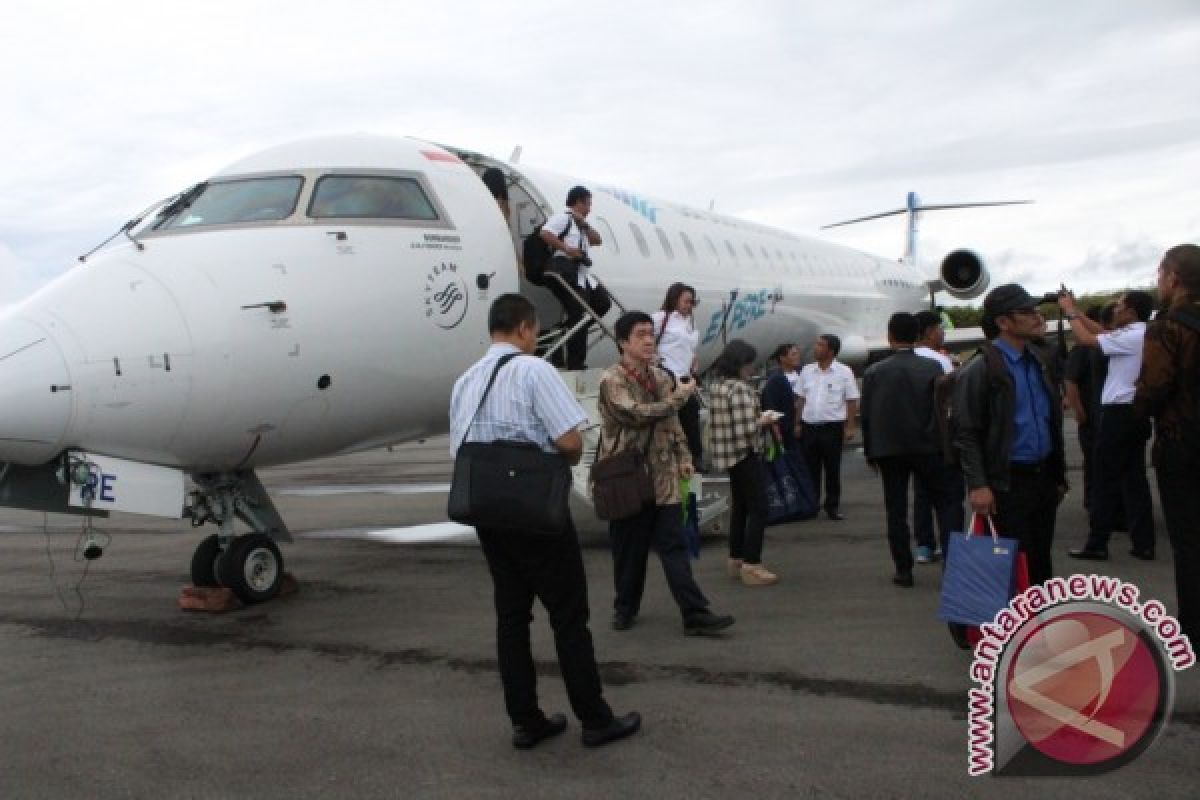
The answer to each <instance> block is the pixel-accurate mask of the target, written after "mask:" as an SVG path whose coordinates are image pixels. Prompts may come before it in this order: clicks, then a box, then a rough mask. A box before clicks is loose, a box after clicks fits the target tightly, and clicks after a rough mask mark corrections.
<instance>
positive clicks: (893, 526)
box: [876, 453, 946, 572]
mask: <svg viewBox="0 0 1200 800" xmlns="http://www.w3.org/2000/svg"><path fill="white" fill-rule="evenodd" d="M876 463H877V464H878V465H879V474H880V477H882V479H883V505H884V508H885V509H886V510H887V538H888V547H889V548H890V549H891V551H892V561H893V562H894V563H895V565H896V571H897V572H910V571H912V568H913V556H912V548H911V545H910V544H909V536H910V534H909V530H908V483H909V480H908V479H909V477H910V476H916V480H917V481H918V482H920V483H922V484H923V485H924V486H925V487H926V490H927V492H928V494H929V498H930V501H931V502H932V503H933V504H934V505H935V507H936V506H938V505H940V504H941V502H942V491H943V490H942V456H941V454H940V453H921V454H914V455H898V456H885V457H883V458H880V459H876ZM945 533H946V532H943V536H945ZM942 549H943V550H945V549H946V542H945V540H944V539H943V541H942Z"/></svg>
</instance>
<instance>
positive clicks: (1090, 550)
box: [1067, 547, 1108, 561]
mask: <svg viewBox="0 0 1200 800" xmlns="http://www.w3.org/2000/svg"><path fill="white" fill-rule="evenodd" d="M1067 555H1069V556H1070V557H1071V558H1082V559H1083V560H1084V561H1108V550H1107V549H1101V548H1098V547H1078V548H1075V549H1072V550H1068V551H1067Z"/></svg>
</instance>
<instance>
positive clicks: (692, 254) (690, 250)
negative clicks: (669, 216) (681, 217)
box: [679, 231, 696, 261]
mask: <svg viewBox="0 0 1200 800" xmlns="http://www.w3.org/2000/svg"><path fill="white" fill-rule="evenodd" d="M679 239H680V241H682V242H683V249H684V250H687V254H688V258H690V259H691V260H692V261H695V260H696V248H694V247H692V240H691V239H689V238H688V235H687V234H686V233H684V232H683V231H680V232H679Z"/></svg>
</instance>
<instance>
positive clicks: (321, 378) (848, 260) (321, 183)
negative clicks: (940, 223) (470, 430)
mask: <svg viewBox="0 0 1200 800" xmlns="http://www.w3.org/2000/svg"><path fill="white" fill-rule="evenodd" d="M488 168H496V169H498V170H500V171H501V172H502V173H503V175H504V176H505V178H506V182H507V184H508V187H509V194H510V204H511V214H510V216H509V218H507V219H506V218H505V216H504V214H503V213H502V212H501V210H500V206H499V205H498V203H497V201H496V199H495V198H494V197H493V195H492V194H491V193H490V192H489V190H488V189H487V188H486V186H485V185H484V183H483V182H482V181H481V179H480V175H481V173H482V172H483V171H484V170H485V169H488ZM575 184H583V185H586V186H588V187H589V188H590V189H591V190H592V192H593V201H594V202H593V208H592V215H591V217H590V218H589V221H591V222H592V224H593V226H594V227H596V228H597V230H598V231H599V232H600V234H601V235H602V236H603V239H604V243H603V245H602V246H601V247H598V248H595V249H594V250H593V251H592V258H593V260H594V264H595V267H594V272H595V273H596V274H597V275H598V276H599V277H600V278H601V279H602V280H603V282H604V283H605V284H606V286H607V287H608V288H609V290H610V291H611V293H612V294H613V296H614V297H615V298H616V299H617V300H618V301H619V302H620V303H621V304H622V305H623V306H624V307H625V308H639V309H647V310H653V309H655V308H657V307H658V306H659V305H660V303H661V300H662V297H663V294H664V291H665V289H666V287H667V285H668V284H670V283H672V282H673V281H676V280H683V281H685V282H687V283H689V284H691V285H693V286H695V287H696V289H697V290H698V295H699V300H700V305H699V307H698V309H697V312H696V313H697V326H698V328H699V330H700V337H701V348H700V358H701V363H702V364H704V363H710V362H711V360H712V359H713V358H714V357H715V356H716V354H717V353H718V352H719V351H720V349H721V347H722V346H723V344H724V342H725V341H726V340H728V339H732V338H734V337H740V338H743V339H745V340H747V341H749V342H751V343H752V344H754V345H755V346H756V347H757V348H758V350H759V352H760V353H764V354H765V353H766V352H769V350H770V349H772V348H773V347H774V346H775V344H777V343H778V342H782V341H798V342H811V341H812V340H813V339H814V337H815V336H816V335H817V334H818V333H822V332H832V333H836V334H838V335H839V336H840V337H841V339H842V342H843V349H842V353H841V358H842V360H844V361H846V362H848V363H850V364H862V363H863V362H865V360H866V359H867V358H868V356H869V354H870V353H871V351H872V350H873V349H879V348H884V347H886V343H885V341H884V334H885V327H886V322H887V319H888V316H889V315H890V314H891V313H892V312H894V311H896V310H913V309H916V308H918V307H920V306H922V305H923V304H925V303H927V302H928V300H929V298H930V296H931V292H932V291H936V290H945V291H947V292H949V293H950V294H952V295H953V296H955V297H958V298H969V297H973V296H975V295H977V294H979V293H980V292H982V291H983V290H984V289H985V288H986V287H987V284H988V273H987V271H986V269H985V268H984V266H983V264H982V263H981V262H980V261H979V259H978V258H976V257H975V256H974V255H973V254H971V253H969V252H966V251H956V253H954V254H952V255H951V257H949V258H948V259H947V261H946V262H945V263H944V264H943V267H942V273H943V274H942V277H941V278H940V279H939V280H934V281H928V280H926V278H925V276H923V275H921V274H920V271H919V270H918V269H917V267H916V266H915V264H914V263H913V259H911V258H909V259H905V260H901V261H895V260H888V259H883V258H877V257H874V256H870V255H867V254H864V253H861V252H857V251H855V250H851V249H848V248H845V247H840V246H835V245H833V244H829V243H826V242H822V241H819V240H814V239H809V238H804V237H801V236H796V235H793V234H791V233H786V232H784V231H780V230H776V229H773V228H769V227H766V226H764V225H758V224H755V223H752V222H746V221H742V220H737V219H734V218H731V217H727V216H724V215H721V214H715V213H712V212H709V211H701V210H696V209H692V208H687V207H684V206H680V205H675V204H672V203H666V202H662V201H659V200H655V199H652V198H649V197H645V196H643V195H640V194H637V193H635V192H633V191H630V190H627V189H624V188H620V187H616V186H610V185H606V184H602V183H595V182H591V181H586V180H580V179H577V178H571V177H566V176H563V175H558V174H555V173H551V172H545V171H542V170H538V169H530V168H527V167H525V166H524V165H518V164H517V163H513V162H505V161H501V160H497V159H494V158H490V157H487V156H484V155H481V154H478V153H474V152H471V151H467V150H463V149H460V148H455V147H446V146H440V145H437V144H433V143H430V142H424V141H419V140H416V139H406V138H383V137H370V136H348V137H330V138H320V139H311V140H306V141H300V142H296V143H293V144H287V145H283V146H281V147H276V148H273V149H269V150H266V151H264V152H261V153H258V154H256V155H253V156H250V157H248V158H245V159H243V160H241V161H238V162H237V163H234V164H232V165H230V166H229V167H227V168H226V169H224V170H222V171H221V172H219V173H217V174H216V175H214V176H213V177H212V178H210V179H208V180H207V181H204V182H201V183H198V184H196V185H195V186H193V187H191V188H190V189H188V190H186V191H184V192H182V193H180V194H178V195H176V196H174V197H173V198H170V199H169V200H167V201H164V202H162V203H159V204H157V205H156V206H153V207H151V209H149V210H148V211H147V212H145V213H144V214H142V215H141V216H140V217H138V218H137V219H135V220H132V221H130V222H129V223H126V225H125V226H123V227H122V228H121V230H120V231H119V232H118V235H117V237H119V238H118V241H116V242H115V243H113V244H110V245H108V246H106V247H104V248H103V249H101V250H100V251H99V252H97V253H95V254H94V255H89V256H88V257H85V258H82V259H81V261H82V263H81V264H79V265H77V266H75V267H74V268H73V269H71V270H69V271H68V272H66V273H65V274H63V275H62V276H61V277H59V278H58V279H56V280H55V281H53V282H52V283H50V284H49V285H47V286H46V287H44V288H42V289H41V290H40V291H38V292H37V293H35V294H34V295H32V296H30V297H29V298H28V299H26V300H25V301H24V302H22V303H20V304H19V305H17V306H14V307H11V308H10V309H8V310H7V311H6V312H5V313H4V314H3V316H0V376H2V379H0V462H4V465H3V466H2V467H0V504H4V505H11V506H15V507H22V508H32V509H37V510H45V511H57V512H62V511H75V512H76V513H86V514H103V513H104V512H107V511H111V510H119V511H130V512H135V513H148V514H157V515H161V516H166V517H174V518H176V519H178V518H180V516H181V513H182V515H183V516H188V517H190V518H191V519H192V522H193V524H194V525H197V526H199V525H202V524H204V523H207V522H212V523H215V524H216V525H217V527H218V530H219V532H218V533H217V534H213V535H211V536H208V537H206V538H205V539H204V540H203V541H202V542H201V543H200V545H199V546H198V547H197V549H196V552H195V554H194V556H193V559H192V579H193V581H194V582H195V583H196V584H197V585H201V586H216V585H224V586H228V587H229V588H231V589H233V590H234V592H235V593H236V594H237V595H238V596H239V597H240V598H242V599H243V600H245V601H248V602H259V601H262V600H266V599H269V598H270V597H272V596H274V594H275V593H276V592H277V591H278V588H279V584H280V581H281V578H282V574H283V560H282V557H281V555H280V553H279V549H278V547H277V546H276V544H275V540H276V539H279V540H288V539H289V538H290V536H289V534H288V531H287V527H286V525H285V524H284V522H283V520H282V519H281V518H280V517H279V515H278V514H277V513H276V512H275V509H274V506H273V504H272V502H271V500H270V498H269V496H268V495H267V493H266V492H265V491H264V490H263V488H262V486H261V484H260V483H259V481H258V479H257V478H256V477H255V472H254V471H255V469H257V468H259V467H266V466H270V465H277V464H283V463H288V462H294V461H299V460H304V459H311V458H315V457H320V456H328V455H333V454H338V453H350V452H355V451H361V450H365V449H369V448H376V447H380V446H383V445H386V444H391V443H398V442H403V441H407V440H414V439H418V438H422V437H427V436H430V435H434V434H438V433H443V432H445V431H446V429H447V405H448V398H449V394H450V388H451V386H452V385H453V382H454V380H455V379H456V378H457V377H458V375H459V374H460V373H461V372H462V371H463V370H464V369H465V368H466V367H467V366H468V365H470V364H471V363H472V362H474V361H475V360H476V359H477V358H478V357H479V356H480V354H481V353H482V352H483V351H484V349H485V348H486V346H487V344H488V335H487V325H486V318H487V310H488V306H489V304H490V302H491V300H492V299H493V298H495V297H497V296H498V295H500V294H502V293H505V292H523V293H525V294H527V295H529V296H530V297H531V298H532V299H533V300H534V302H535V303H536V304H537V306H538V308H539V310H540V313H541V314H543V322H544V323H546V327H551V326H552V325H553V324H554V323H555V322H556V321H557V320H558V318H559V316H560V307H559V305H558V303H557V301H555V300H554V298H553V296H552V295H551V294H550V293H549V292H548V291H547V290H545V289H544V288H540V287H536V286H533V285H531V284H529V283H528V282H526V281H524V280H523V278H522V273H521V267H520V263H519V256H518V254H519V252H520V250H521V242H522V239H523V238H524V237H525V236H527V235H529V234H530V233H532V232H534V231H536V230H537V228H538V227H539V226H540V224H541V223H542V222H543V221H544V220H545V218H546V217H547V216H548V215H549V214H551V213H553V212H554V211H556V210H558V209H560V208H561V207H562V206H561V204H562V202H563V200H564V198H565V197H566V194H567V190H568V189H569V188H570V187H571V186H573V185H575ZM910 205H912V202H910ZM911 211H912V209H910V212H911ZM910 216H914V215H912V214H911V213H910ZM616 313H618V311H617V310H614V311H613V312H610V314H612V315H613V316H615V314H616ZM614 357H615V348H614V347H613V346H612V343H611V342H610V341H608V340H604V341H602V342H600V343H599V344H598V345H597V346H596V347H595V348H594V349H593V350H592V352H591V353H590V355H589V359H590V360H591V362H592V366H593V367H598V366H603V365H605V364H607V363H611V361H612V359H613V358H614ZM185 476H188V477H190V478H191V479H192V480H193V481H194V483H195V489H194V490H192V491H191V492H190V493H189V494H187V495H186V496H185V491H184V485H185ZM235 520H241V522H242V523H243V524H244V525H245V526H246V527H248V528H249V530H250V532H249V533H243V534H241V535H238V534H237V532H236V531H235V527H234V525H235Z"/></svg>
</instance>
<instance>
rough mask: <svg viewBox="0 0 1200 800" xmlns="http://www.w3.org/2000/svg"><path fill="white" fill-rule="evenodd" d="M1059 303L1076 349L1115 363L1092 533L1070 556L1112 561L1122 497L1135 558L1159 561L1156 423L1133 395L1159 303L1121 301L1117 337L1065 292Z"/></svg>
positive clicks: (1099, 448) (1106, 397) (1106, 392)
mask: <svg viewBox="0 0 1200 800" xmlns="http://www.w3.org/2000/svg"><path fill="white" fill-rule="evenodd" d="M1058 304H1059V306H1060V307H1061V308H1062V310H1063V313H1064V314H1065V315H1066V318H1067V319H1068V320H1070V322H1071V330H1072V331H1073V332H1074V333H1075V342H1076V344H1077V345H1080V346H1083V347H1098V348H1100V350H1101V351H1102V352H1103V353H1104V355H1106V356H1108V358H1109V361H1108V375H1107V376H1106V377H1105V379H1104V389H1103V390H1102V392H1101V396H1100V402H1101V406H1100V429H1099V433H1098V435H1097V437H1096V445H1095V447H1096V450H1095V456H1096V460H1095V465H1094V467H1093V469H1094V470H1095V473H1094V475H1093V478H1092V479H1093V481H1095V491H1094V492H1093V494H1092V500H1093V501H1094V504H1093V507H1092V509H1091V524H1090V528H1091V530H1090V531H1089V533H1088V538H1087V541H1086V542H1085V543H1084V545H1083V547H1080V548H1077V549H1074V550H1069V551H1068V552H1067V555H1069V556H1071V557H1072V558H1082V559H1089V560H1093V561H1103V560H1105V559H1107V558H1108V539H1109V537H1110V536H1111V535H1112V532H1113V530H1114V529H1115V528H1116V520H1117V512H1118V505H1117V498H1121V500H1122V501H1123V502H1124V504H1125V519H1126V520H1127V521H1128V523H1129V538H1130V540H1131V543H1132V545H1133V547H1132V549H1131V550H1130V551H1129V554H1130V555H1132V556H1133V557H1134V558H1140V559H1143V560H1145V561H1151V560H1153V559H1154V510H1153V501H1152V500H1151V498H1150V482H1149V481H1147V480H1146V442H1147V441H1149V439H1150V420H1148V419H1147V418H1146V417H1144V416H1142V415H1140V414H1137V413H1136V412H1135V411H1134V408H1133V396H1134V392H1135V390H1136V388H1137V387H1136V383H1137V377H1138V373H1139V372H1140V371H1141V368H1142V348H1143V346H1144V343H1145V340H1146V322H1147V321H1148V320H1149V319H1150V312H1151V311H1152V310H1153V308H1154V300H1153V298H1151V297H1150V295H1149V294H1148V293H1147V292H1142V291H1137V290H1134V291H1129V292H1125V294H1123V295H1121V298H1120V299H1119V300H1118V301H1117V307H1116V310H1115V312H1114V316H1113V324H1114V325H1115V326H1116V329H1115V330H1113V331H1111V332H1105V330H1104V328H1103V326H1101V325H1100V323H1098V322H1093V321H1092V320H1090V319H1088V318H1087V317H1086V316H1084V315H1083V314H1080V313H1079V311H1078V309H1077V308H1076V306H1075V297H1074V296H1073V295H1072V294H1071V293H1070V292H1067V291H1063V292H1061V293H1060V294H1059V297H1058Z"/></svg>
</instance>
